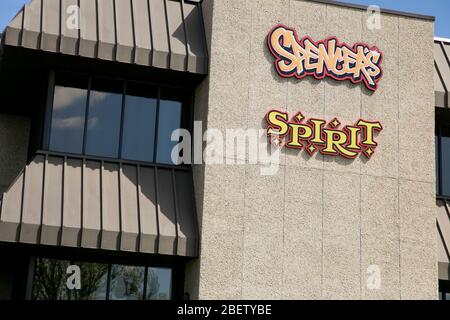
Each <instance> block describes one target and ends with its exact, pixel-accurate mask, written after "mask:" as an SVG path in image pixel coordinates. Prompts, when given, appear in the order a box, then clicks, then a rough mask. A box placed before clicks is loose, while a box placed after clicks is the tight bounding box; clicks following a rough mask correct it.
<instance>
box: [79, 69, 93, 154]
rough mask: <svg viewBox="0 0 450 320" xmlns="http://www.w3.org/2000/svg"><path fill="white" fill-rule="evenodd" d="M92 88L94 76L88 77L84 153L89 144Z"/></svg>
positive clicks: (82, 151)
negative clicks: (88, 131) (88, 133)
mask: <svg viewBox="0 0 450 320" xmlns="http://www.w3.org/2000/svg"><path fill="white" fill-rule="evenodd" d="M91 89H92V76H89V78H88V89H87V97H86V106H85V108H84V130H83V150H81V154H82V155H86V144H87V128H88V121H89V109H90V108H89V104H90V101H91Z"/></svg>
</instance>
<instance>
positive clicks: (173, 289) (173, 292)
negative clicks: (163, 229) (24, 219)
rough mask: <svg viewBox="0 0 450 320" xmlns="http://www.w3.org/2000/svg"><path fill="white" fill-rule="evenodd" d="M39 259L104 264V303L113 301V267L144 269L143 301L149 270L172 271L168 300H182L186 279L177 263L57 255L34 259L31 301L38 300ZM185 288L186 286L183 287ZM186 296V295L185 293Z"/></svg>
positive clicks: (144, 299)
mask: <svg viewBox="0 0 450 320" xmlns="http://www.w3.org/2000/svg"><path fill="white" fill-rule="evenodd" d="M38 259H47V260H54V261H68V262H69V263H70V264H73V265H76V263H80V262H81V263H94V264H104V265H107V266H108V270H107V282H106V292H105V298H104V299H101V300H104V301H107V300H111V299H110V293H111V291H110V290H111V270H112V266H113V265H121V266H131V267H143V268H144V270H145V272H144V279H143V281H144V283H143V298H142V299H138V300H141V301H149V300H148V299H146V297H147V285H148V283H147V280H148V279H147V275H148V269H149V268H160V269H170V272H171V278H170V297H169V299H168V300H179V299H181V292H180V286H181V285H182V282H184V277H182V276H181V275H180V274H179V273H180V271H181V269H182V268H181V269H180V266H179V265H177V264H176V263H162V262H158V261H150V262H148V261H147V262H144V261H124V260H122V259H120V258H119V259H105V258H103V259H98V258H94V259H92V258H89V257H82V258H80V259H77V258H69V257H64V255H61V256H55V255H38V256H34V257H33V267H32V276H31V287H30V293H31V300H36V299H35V297H34V289H35V277H36V269H37V261H38ZM183 287H184V285H183ZM183 294H184V293H183Z"/></svg>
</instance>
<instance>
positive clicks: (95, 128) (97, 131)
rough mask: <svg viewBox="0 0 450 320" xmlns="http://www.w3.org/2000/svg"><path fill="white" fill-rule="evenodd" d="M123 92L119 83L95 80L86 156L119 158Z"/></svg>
mask: <svg viewBox="0 0 450 320" xmlns="http://www.w3.org/2000/svg"><path fill="white" fill-rule="evenodd" d="M122 91H123V88H122V83H121V82H119V81H117V82H116V81H113V80H106V79H93V81H92V89H91V93H90V97H89V108H88V123H87V134H86V154H88V155H94V156H102V157H109V158H118V156H119V137H120V123H121V117H122Z"/></svg>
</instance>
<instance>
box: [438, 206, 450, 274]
mask: <svg viewBox="0 0 450 320" xmlns="http://www.w3.org/2000/svg"><path fill="white" fill-rule="evenodd" d="M437 206H438V212H437V228H438V264H439V279H441V280H450V253H449V252H450V251H449V250H450V211H449V204H448V202H447V201H446V200H438V201H437Z"/></svg>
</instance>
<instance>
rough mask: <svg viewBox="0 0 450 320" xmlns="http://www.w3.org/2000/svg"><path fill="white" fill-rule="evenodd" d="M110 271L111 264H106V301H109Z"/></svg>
mask: <svg viewBox="0 0 450 320" xmlns="http://www.w3.org/2000/svg"><path fill="white" fill-rule="evenodd" d="M111 269H112V264H111V263H108V272H107V276H106V300H109V291H110V290H111Z"/></svg>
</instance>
